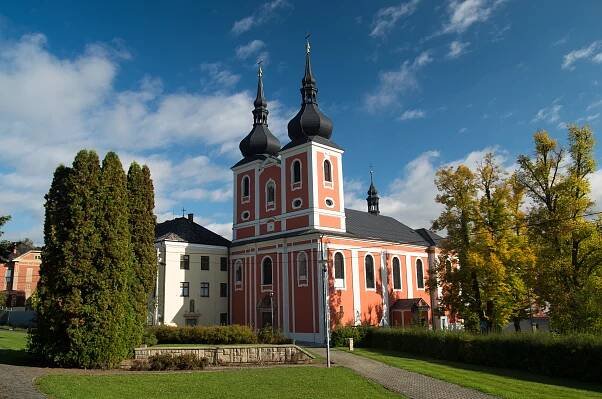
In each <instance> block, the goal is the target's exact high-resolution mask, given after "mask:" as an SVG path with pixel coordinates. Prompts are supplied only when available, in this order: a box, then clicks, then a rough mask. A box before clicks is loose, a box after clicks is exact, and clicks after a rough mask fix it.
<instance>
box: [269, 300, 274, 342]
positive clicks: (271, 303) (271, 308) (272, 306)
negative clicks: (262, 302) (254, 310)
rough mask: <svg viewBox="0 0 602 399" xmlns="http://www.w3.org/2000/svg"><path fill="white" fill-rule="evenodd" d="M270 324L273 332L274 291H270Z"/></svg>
mask: <svg viewBox="0 0 602 399" xmlns="http://www.w3.org/2000/svg"><path fill="white" fill-rule="evenodd" d="M270 313H271V316H270V324H271V325H272V326H271V327H272V334H274V291H270Z"/></svg>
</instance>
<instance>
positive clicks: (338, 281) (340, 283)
mask: <svg viewBox="0 0 602 399" xmlns="http://www.w3.org/2000/svg"><path fill="white" fill-rule="evenodd" d="M339 254H340V255H341V258H343V278H337V277H336V270H337V268H336V265H337V263H336V259H337V255H339ZM345 267H346V265H345V255H344V254H343V253H342V252H341V251H336V252H335V253H334V254H333V255H332V278H333V280H334V288H336V289H338V290H345V289H346V288H347V287H346V285H345V279H346V277H347V270H345Z"/></svg>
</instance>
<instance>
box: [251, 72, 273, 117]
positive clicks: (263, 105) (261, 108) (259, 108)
mask: <svg viewBox="0 0 602 399" xmlns="http://www.w3.org/2000/svg"><path fill="white" fill-rule="evenodd" d="M262 63H263V61H262V60H259V62H258V63H257V64H258V65H259V67H258V68H257V96H256V97H255V102H254V103H253V105H255V109H254V110H253V125H254V126H255V125H267V123H268V114H269V111H268V103H267V101H266V100H265V95H264V94H263V69H262V68H261V64H262Z"/></svg>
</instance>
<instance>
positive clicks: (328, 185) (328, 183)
mask: <svg viewBox="0 0 602 399" xmlns="http://www.w3.org/2000/svg"><path fill="white" fill-rule="evenodd" d="M326 162H328V169H329V171H330V181H328V180H326V168H325V165H326ZM332 169H333V168H332V162H331V161H330V158H329V157H325V158H324V161H322V173H323V174H324V176H323V179H322V180H323V185H324V187H326V188H333V187H334V177H333V175H332V173H333V171H332Z"/></svg>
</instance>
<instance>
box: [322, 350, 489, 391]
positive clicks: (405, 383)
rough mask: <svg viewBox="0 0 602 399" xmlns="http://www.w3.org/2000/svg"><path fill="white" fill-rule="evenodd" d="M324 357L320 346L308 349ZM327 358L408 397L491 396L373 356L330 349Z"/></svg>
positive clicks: (323, 351)
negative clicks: (414, 371)
mask: <svg viewBox="0 0 602 399" xmlns="http://www.w3.org/2000/svg"><path fill="white" fill-rule="evenodd" d="M311 350H312V351H314V352H317V353H319V354H320V355H322V356H324V357H326V350H325V349H323V348H320V349H317V348H312V349H311ZM330 358H331V361H332V362H333V363H335V364H339V365H341V366H344V367H347V368H349V369H352V370H354V371H355V372H357V373H358V374H360V375H362V376H364V377H366V378H368V379H370V380H373V381H376V382H378V383H379V384H381V385H383V386H384V387H385V388H387V389H389V390H391V391H394V392H398V393H400V394H402V395H404V396H407V397H409V398H412V399H492V398H495V396H491V395H487V394H484V393H482V392H479V391H476V390H474V389H469V388H464V387H461V386H459V385H456V384H452V383H449V382H445V381H441V380H437V379H435V378H431V377H427V376H425V375H422V374H418V373H413V372H410V371H406V370H402V369H399V368H397V367H391V366H388V365H386V364H384V363H381V362H377V361H376V360H372V359H368V358H365V357H362V356H358V355H353V354H351V353H349V352H343V351H338V350H333V351H331V352H330Z"/></svg>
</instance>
